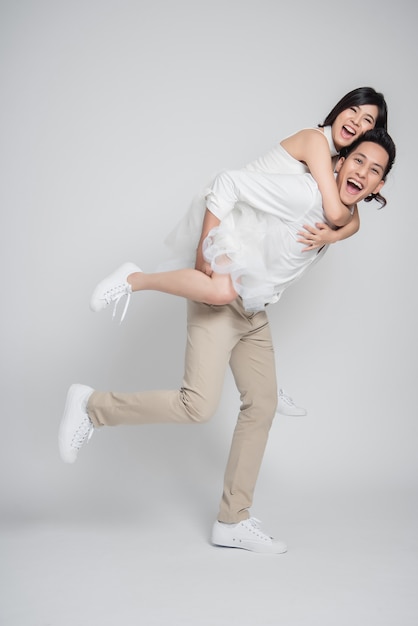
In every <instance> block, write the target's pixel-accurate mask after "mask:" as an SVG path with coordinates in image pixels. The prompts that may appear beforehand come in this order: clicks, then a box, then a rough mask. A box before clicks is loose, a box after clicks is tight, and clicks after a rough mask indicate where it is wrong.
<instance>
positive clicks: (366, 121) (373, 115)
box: [332, 104, 379, 151]
mask: <svg viewBox="0 0 418 626" xmlns="http://www.w3.org/2000/svg"><path fill="white" fill-rule="evenodd" d="M378 112H379V110H378V108H377V106H376V105H375V104H363V105H361V106H352V107H350V108H349V109H345V110H344V111H341V113H340V114H339V115H338V116H337V117H336V119H335V122H334V123H333V125H332V139H333V140H334V144H335V147H336V148H337V150H338V151H340V150H341V149H342V148H346V147H347V146H350V145H351V144H352V143H353V141H354V140H355V139H358V138H359V137H361V135H364V133H365V132H366V131H367V130H370V129H372V128H374V126H375V124H376V119H377V116H378Z"/></svg>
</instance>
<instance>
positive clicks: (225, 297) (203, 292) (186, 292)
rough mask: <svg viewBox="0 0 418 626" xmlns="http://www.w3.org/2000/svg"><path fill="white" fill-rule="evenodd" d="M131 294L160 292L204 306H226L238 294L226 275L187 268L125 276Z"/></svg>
mask: <svg viewBox="0 0 418 626" xmlns="http://www.w3.org/2000/svg"><path fill="white" fill-rule="evenodd" d="M127 282H128V283H129V284H130V285H131V289H132V291H145V290H151V291H161V292H163V293H168V294H172V295H174V296H181V297H183V298H187V299H188V300H194V301H195V302H204V303H206V304H215V305H222V304H229V303H230V302H232V300H235V298H236V297H237V293H236V291H235V290H234V287H233V285H232V281H231V277H230V275H229V274H215V273H213V274H212V275H211V276H208V275H207V274H203V272H200V271H199V270H195V269H191V268H186V269H180V270H173V271H170V272H155V273H152V274H147V273H145V272H135V273H133V274H130V275H129V276H127Z"/></svg>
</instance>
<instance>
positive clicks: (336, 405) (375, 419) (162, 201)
mask: <svg viewBox="0 0 418 626" xmlns="http://www.w3.org/2000/svg"><path fill="white" fill-rule="evenodd" d="M416 23H417V7H416V4H415V3H414V2H413V1H412V0H398V2H396V3H392V2H388V1H387V0H379V1H378V0H370V1H368V2H364V1H360V2H359V1H358V0H353V1H352V2H350V3H349V4H347V3H341V4H336V3H334V2H331V1H328V0H322V1H321V0H320V1H318V2H310V1H308V0H303V1H302V2H279V1H278V0H276V1H274V0H258V1H257V2H250V1H247V0H232V1H228V0H223V1H219V0H211V2H202V1H200V0H195V1H192V0H178V1H175V2H169V1H168V0H167V1H162V0H147V1H146V0H143V1H137V2H135V1H134V0H131V1H129V0H118V1H116V0H114V1H112V0H95V1H94V0H84V1H77V0H76V1H74V0H72V1H71V2H70V1H59V0H58V1H57V0H55V1H53V0H44V1H42V0H39V1H35V0H27V1H24V0H19V1H17V2H12V1H2V2H0V50H1V55H0V73H1V74H0V85H1V109H2V115H1V117H0V133H1V143H0V159H1V166H0V171H1V179H2V184H1V189H0V193H1V214H2V227H1V273H2V277H1V289H2V305H1V306H2V312H1V313H2V324H1V333H2V339H1V345H2V350H1V359H2V363H3V367H2V376H1V389H2V393H1V409H2V435H1V438H0V459H1V464H2V470H1V472H0V489H1V509H2V519H3V520H10V521H13V520H19V519H23V520H36V519H49V520H60V519H61V520H64V519H73V518H77V519H84V518H89V517H93V518H94V517H96V516H103V517H104V518H106V519H111V518H112V517H122V518H124V519H125V518H129V517H130V516H136V515H138V514H141V511H147V510H148V511H149V510H151V511H152V512H153V514H155V513H158V512H159V511H167V507H173V508H174V507H176V508H183V509H185V510H188V509H190V510H192V509H193V510H194V511H195V512H197V511H198V510H199V511H203V512H204V515H205V516H207V519H210V520H211V519H212V518H213V517H214V516H215V515H216V512H217V503H218V498H219V496H220V490H221V484H222V473H223V468H224V464H225V461H226V455H227V452H228V445H229V441H230V437H231V433H232V429H233V426H234V422H235V418H236V414H237V410H238V405H239V399H238V394H237V392H236V390H235V387H234V385H233V381H232V378H231V376H230V375H229V374H228V376H227V378H226V381H225V389H224V394H223V398H222V402H221V406H220V407H219V411H218V412H217V414H216V415H215V417H214V419H213V420H212V422H210V423H209V424H206V425H204V426H197V427H187V426H177V427H176V426H155V427H153V426H146V427H143V428H132V429H129V428H119V429H108V430H103V431H101V432H99V433H97V434H95V436H94V437H93V439H92V441H91V442H90V443H89V445H88V448H86V449H85V450H83V451H82V453H81V454H80V458H79V461H78V462H77V464H76V465H74V466H66V465H64V464H62V462H61V461H60V458H59V455H58V450H57V445H56V444H57V429H58V424H59V420H60V417H61V413H62V410H63V405H64V400H65V395H66V392H67V388H68V386H69V385H70V384H71V383H72V382H83V383H86V384H89V385H91V386H93V387H96V388H98V389H113V390H119V391H128V390H134V389H148V388H171V387H177V386H178V385H179V384H180V382H181V375H182V364H183V346H184V339H185V303H184V302H183V301H182V300H180V299H176V298H173V297H170V296H166V295H163V294H153V293H147V294H140V295H137V296H135V297H134V298H133V299H132V303H131V307H130V309H129V312H128V315H127V318H126V321H125V322H124V323H123V325H122V326H119V325H117V324H115V323H113V324H112V323H111V320H110V317H111V316H110V313H109V312H108V311H106V312H104V313H103V314H101V315H94V314H93V313H91V312H90V310H89V306H88V301H89V297H90V294H91V291H92V289H93V287H94V286H95V284H96V282H97V281H98V280H99V279H101V278H102V277H103V276H104V275H105V274H107V273H108V272H109V271H111V270H113V269H114V268H115V267H116V266H117V265H118V264H119V263H121V262H123V261H125V260H132V261H135V262H137V263H138V264H139V265H140V266H142V267H143V268H144V269H149V270H151V269H153V268H155V267H156V266H157V264H158V262H159V261H160V259H161V258H162V257H163V255H164V245H163V240H164V237H165V235H166V234H167V233H168V231H169V230H170V229H171V228H172V227H173V226H174V225H175V223H176V222H177V220H178V219H179V218H180V217H181V215H182V214H183V213H184V211H185V210H186V209H187V207H188V205H189V202H190V200H191V198H192V196H193V195H194V194H195V193H196V192H197V191H198V190H199V189H200V188H201V187H202V186H203V185H204V184H205V183H206V182H207V181H208V180H209V179H210V177H211V176H212V175H213V174H215V173H216V172H217V171H219V170H221V169H225V168H239V167H241V166H243V165H245V164H246V163H247V162H248V161H250V160H252V159H254V158H256V157H258V156H259V155H260V154H262V153H264V152H265V151H267V150H269V149H270V148H271V147H272V146H273V145H274V144H275V143H276V142H278V141H279V140H280V139H281V138H282V137H284V136H285V135H287V134H290V133H292V132H294V131H296V130H298V129H299V128H302V127H306V126H312V125H315V124H317V123H318V122H320V121H322V120H323V118H324V117H325V115H326V114H327V113H328V111H329V110H330V109H331V107H332V106H333V105H334V104H335V102H336V101H337V100H338V99H339V98H340V97H341V96H342V95H343V94H344V93H346V92H347V91H349V90H351V89H353V88H355V87H359V86H363V85H371V86H373V87H375V88H376V89H378V90H380V91H383V93H384V94H385V96H386V98H387V101H388V105H389V114H390V115H389V130H390V132H391V134H392V135H393V137H394V139H395V141H396V144H397V148H398V157H397V163H396V166H395V169H394V171H393V174H392V175H391V176H390V181H389V182H388V184H387V186H386V187H385V189H384V192H385V195H386V196H387V198H388V206H387V207H386V208H385V209H383V210H382V211H377V210H376V208H375V207H373V206H372V205H362V206H361V207H360V212H361V222H362V223H361V230H360V232H359V233H358V235H356V236H355V237H354V238H352V239H350V240H347V241H345V242H343V243H340V244H337V245H336V246H334V247H333V248H332V250H330V251H329V253H328V254H327V256H326V257H325V259H324V260H323V261H322V263H321V264H319V265H318V266H317V267H316V268H315V269H314V270H313V271H312V273H311V274H309V275H308V276H306V277H305V278H304V279H303V280H302V281H301V282H300V283H298V284H297V285H296V286H294V287H293V288H292V289H291V290H289V291H288V293H287V294H286V295H285V296H284V297H283V299H282V301H281V302H280V304H278V305H276V306H275V307H272V308H271V310H270V320H271V325H272V330H273V333H274V338H275V345H276V350H277V364H278V379H279V384H280V385H281V386H284V387H285V389H286V390H287V391H288V392H289V393H291V395H292V396H293V397H294V398H295V400H296V401H297V402H298V403H299V404H302V405H304V406H306V407H307V408H308V410H309V415H308V416H307V417H306V418H302V419H301V418H298V419H293V418H280V419H278V420H276V423H275V424H274V426H273V429H272V433H271V438H270V442H269V446H268V450H267V453H266V457H265V463H264V465H263V469H262V473H261V475H260V481H259V488H258V491H257V501H256V504H257V507H258V508H257V507H255V508H254V512H255V513H257V512H259V511H260V509H261V510H262V509H264V510H265V512H267V511H268V509H269V506H270V505H271V503H272V499H273V498H274V499H277V498H279V499H280V498H284V497H285V496H286V494H288V495H289V494H298V495H299V494H300V495H303V494H305V495H308V494H311V495H312V496H313V497H316V495H321V494H323V493H329V494H334V495H335V494H337V493H339V494H341V493H349V492H352V493H354V492H355V493H363V494H364V495H365V496H366V497H367V494H368V493H371V492H372V491H373V492H374V493H376V492H379V491H381V492H382V494H383V495H384V497H385V498H393V501H394V503H395V502H397V501H398V500H397V494H404V493H408V494H410V496H411V495H412V497H415V496H416V477H417V465H418V463H417V454H416V443H417V419H416V417H417V409H416V399H415V396H416V373H417V361H416V354H417V347H418V346H417V332H416V319H417V310H416V297H415V293H414V292H415V286H416V233H417V232H418V223H417V222H418V220H417V207H416V191H415V180H416V178H417V175H418V174H417V172H416V171H415V169H416V160H415V157H414V155H415V151H416V138H417V131H416V121H415V104H416V99H417V84H416V67H417V60H418V59H417V43H416V33H415V30H416ZM410 496H409V498H410ZM299 501H300V500H299Z"/></svg>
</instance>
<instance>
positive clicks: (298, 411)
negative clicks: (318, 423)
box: [276, 389, 307, 417]
mask: <svg viewBox="0 0 418 626" xmlns="http://www.w3.org/2000/svg"><path fill="white" fill-rule="evenodd" d="M276 413H280V415H291V416H295V417H299V416H302V415H306V413H307V411H306V409H304V408H303V407H301V406H296V404H295V403H294V402H293V399H292V398H291V397H290V396H288V395H287V393H285V392H284V391H283V389H279V401H278V403H277V409H276Z"/></svg>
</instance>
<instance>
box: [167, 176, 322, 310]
mask: <svg viewBox="0 0 418 626" xmlns="http://www.w3.org/2000/svg"><path fill="white" fill-rule="evenodd" d="M208 193H210V186H209V187H208V188H207V189H205V190H204V191H203V192H202V193H201V194H200V195H199V196H196V197H195V198H194V200H193V202H192V205H191V207H190V210H189V211H188V213H187V214H186V215H185V216H184V217H183V219H182V220H181V221H180V222H179V224H178V225H177V226H176V228H175V229H174V230H173V231H172V232H171V233H170V235H169V236H168V237H167V239H166V244H167V245H168V247H169V250H170V255H169V257H170V259H169V261H168V262H166V263H164V265H163V266H160V269H178V268H181V267H193V266H194V263H195V258H196V247H197V245H198V242H199V239H200V235H201V230H202V222H203V216H204V213H205V210H206V196H207V195H208ZM300 228H301V225H300V224H299V223H296V222H295V223H288V222H285V221H284V220H282V219H280V218H279V217H277V216H275V215H271V214H269V213H264V212H262V211H259V210H258V209H255V208H254V207H251V206H249V205H247V204H245V203H242V202H238V203H237V204H236V205H235V208H234V209H233V210H232V211H231V213H229V214H228V216H227V217H226V218H225V219H224V220H222V222H221V223H220V225H219V226H217V227H216V228H213V229H212V230H211V231H210V232H209V234H208V236H207V237H206V239H205V241H204V244H203V254H204V257H205V259H206V261H207V262H208V263H210V265H211V267H212V269H213V271H214V272H217V273H219V274H230V275H231V279H232V282H233V285H234V288H235V290H236V291H237V293H238V294H239V296H240V297H241V298H242V300H243V304H244V307H245V309H246V310H249V311H260V310H263V309H264V308H265V306H266V305H267V304H270V303H273V302H277V300H278V299H279V298H280V296H281V294H282V293H283V291H284V290H285V289H286V288H287V287H288V286H289V285H290V284H292V283H293V282H295V281H296V280H298V279H299V278H300V277H301V275H302V274H303V273H304V272H305V271H306V270H307V268H308V267H309V266H310V265H311V264H312V263H313V262H316V261H317V260H318V258H319V257H320V256H322V254H323V253H324V252H325V248H323V249H322V250H321V251H320V253H318V252H317V250H314V251H308V252H302V247H303V246H302V245H301V244H300V243H298V242H297V238H298V235H297V232H298V230H299V229H300Z"/></svg>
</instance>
